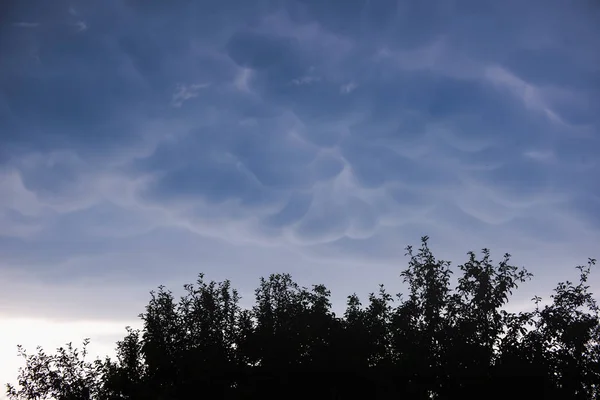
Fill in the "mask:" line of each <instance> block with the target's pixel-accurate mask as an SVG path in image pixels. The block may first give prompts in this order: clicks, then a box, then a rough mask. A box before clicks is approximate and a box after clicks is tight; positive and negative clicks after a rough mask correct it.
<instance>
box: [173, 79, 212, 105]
mask: <svg viewBox="0 0 600 400" xmlns="http://www.w3.org/2000/svg"><path fill="white" fill-rule="evenodd" d="M209 86H210V84H209V83H194V84H191V85H177V89H176V90H175V93H174V94H173V99H172V103H173V106H174V107H181V105H182V104H183V103H184V102H186V101H187V100H189V99H193V98H194V97H198V94H199V92H200V89H204V88H207V87H209Z"/></svg>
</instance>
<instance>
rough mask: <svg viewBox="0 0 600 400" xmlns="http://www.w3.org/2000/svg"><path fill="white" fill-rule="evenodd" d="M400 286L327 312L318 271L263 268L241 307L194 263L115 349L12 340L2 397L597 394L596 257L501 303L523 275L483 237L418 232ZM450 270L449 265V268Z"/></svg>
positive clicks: (154, 296) (225, 285) (227, 287)
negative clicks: (303, 275)
mask: <svg viewBox="0 0 600 400" xmlns="http://www.w3.org/2000/svg"><path fill="white" fill-rule="evenodd" d="M407 256H408V257H409V262H408V266H407V267H406V268H405V270H404V271H402V273H401V278H402V279H403V281H404V283H405V284H406V287H407V293H404V295H400V294H398V295H395V296H394V295H391V294H389V293H388V292H387V291H386V289H385V287H384V286H383V285H381V286H380V287H379V290H378V291H377V292H374V293H371V294H370V295H369V297H368V299H367V300H366V301H365V302H364V304H363V303H362V302H361V300H360V298H359V297H358V296H357V295H355V294H353V295H350V296H348V301H347V307H346V310H345V313H344V314H343V315H340V316H338V315H335V313H334V312H333V311H332V304H331V302H330V292H329V290H328V289H327V288H326V287H325V286H323V285H314V286H313V287H312V288H310V289H309V288H305V287H300V286H299V285H298V284H297V283H295V282H294V281H293V280H292V277H291V276H290V275H288V274H274V275H271V276H269V277H268V278H266V279H265V278H261V280H260V284H259V287H258V288H257V289H256V291H255V304H254V306H253V307H252V308H250V309H243V308H242V307H241V306H240V296H239V294H238V292H237V291H236V290H235V289H233V288H232V287H231V284H230V282H229V281H224V282H214V281H211V282H207V281H206V280H205V278H204V275H203V274H200V275H199V276H198V280H197V282H196V283H195V284H190V285H186V286H185V287H184V288H185V294H184V295H183V296H182V297H181V298H178V299H176V298H175V296H174V295H173V293H172V292H171V291H169V290H167V289H166V288H164V287H162V286H161V287H159V288H158V290H157V291H153V292H151V299H150V301H149V303H148V305H147V306H146V309H145V311H144V312H143V313H142V314H140V316H139V317H140V318H141V320H142V322H143V327H142V329H140V330H134V329H131V328H128V330H127V334H126V336H125V337H124V338H123V339H122V340H121V341H119V342H117V344H116V357H115V358H114V359H111V358H106V359H104V360H100V359H97V360H93V361H88V360H86V346H87V344H88V341H87V340H85V341H84V343H83V349H82V350H78V349H76V348H74V347H73V346H72V345H71V344H69V345H67V346H66V347H63V348H59V349H57V351H56V353H54V354H47V353H45V352H44V350H43V349H41V348H38V349H37V352H36V353H35V354H28V353H27V352H26V351H25V350H24V349H22V348H19V352H20V354H21V355H22V356H23V357H24V359H25V366H24V367H23V368H21V369H20V371H19V377H18V378H19V379H18V382H19V384H18V386H17V387H12V386H10V385H8V388H7V394H8V397H9V399H12V400H22V399H57V400H71V399H73V400H75V399H82V400H83V399H86V400H89V399H106V400H109V399H110V400H113V399H114V400H116V399H131V400H134V399H156V400H159V399H177V400H178V399H182V400H183V399H200V398H211V399H212V398H218V399H251V398H252V399H253V398H259V397H264V396H268V397H271V396H276V397H282V398H287V397H294V398H296V397H303V398H318V399H346V398H362V397H364V398H385V399H388V398H405V399H432V398H433V399H467V398H483V397H488V396H492V395H493V396H506V397H508V396H510V397H511V398H523V399H525V398H527V399H531V398H543V399H545V398H560V399H597V398H600V363H599V361H600V345H599V343H600V341H599V340H598V339H599V335H600V328H599V326H600V325H599V319H598V307H597V305H596V302H595V300H594V297H593V295H592V293H591V292H590V290H589V289H590V288H589V285H588V277H589V275H590V272H591V269H592V267H593V265H594V263H595V260H593V259H589V262H588V264H587V265H585V266H579V267H577V269H578V272H579V277H578V280H577V281H576V282H570V281H567V282H561V283H559V284H558V285H557V286H556V288H555V290H554V294H553V295H552V298H551V301H550V302H549V304H547V305H542V303H541V299H540V298H539V297H537V296H536V297H534V298H533V299H532V302H533V305H535V308H534V310H533V311H519V312H509V311H507V310H506V309H505V306H506V304H507V303H508V300H509V298H510V296H511V295H512V294H513V291H514V290H515V289H517V287H518V286H519V285H520V284H521V283H523V282H525V281H526V280H529V279H531V277H532V275H531V274H530V273H528V272H527V271H526V270H525V269H524V268H518V267H516V266H514V265H512V264H511V262H510V255H509V254H506V255H505V256H504V258H503V259H502V260H501V261H500V262H498V263H494V262H493V261H492V259H491V255H490V251H489V250H487V249H484V250H483V251H482V254H481V255H480V256H478V255H476V254H475V253H473V252H470V253H468V256H469V257H468V260H467V261H466V262H465V263H464V264H462V265H459V266H458V267H457V268H456V269H452V268H451V264H450V262H447V261H443V260H438V259H436V258H435V257H434V255H433V253H432V252H431V250H430V248H429V246H428V238H427V237H424V238H422V241H421V245H420V248H419V249H417V250H414V249H413V248H412V247H410V246H409V247H407ZM453 273H457V274H456V275H457V276H454V277H453V275H452V274H453Z"/></svg>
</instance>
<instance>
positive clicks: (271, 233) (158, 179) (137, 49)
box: [0, 0, 600, 382]
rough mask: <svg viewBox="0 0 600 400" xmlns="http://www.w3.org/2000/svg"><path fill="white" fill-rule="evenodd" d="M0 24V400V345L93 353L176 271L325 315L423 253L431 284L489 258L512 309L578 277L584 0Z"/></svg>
mask: <svg viewBox="0 0 600 400" xmlns="http://www.w3.org/2000/svg"><path fill="white" fill-rule="evenodd" d="M2 8H3V9H2V10H0V285H1V287H0V359H2V360H3V364H4V365H3V366H2V367H1V368H0V381H2V382H5V381H9V380H10V381H12V380H14V377H15V376H16V369H17V368H18V366H19V365H20V362H19V360H18V359H17V358H16V345H17V344H19V343H21V344H24V345H25V346H26V347H27V348H29V349H31V350H34V348H35V346H36V345H38V344H39V345H43V346H44V347H45V348H47V349H52V348H55V347H57V346H59V345H61V344H64V343H66V342H67V341H73V342H74V343H75V344H78V343H81V341H82V340H83V338H85V337H90V338H91V339H92V344H91V346H92V354H105V353H107V352H110V351H111V349H112V347H113V344H114V342H115V341H116V340H117V339H119V338H120V337H122V335H123V334H124V333H125V329H124V327H125V326H126V325H133V326H137V325H139V321H138V319H137V315H138V313H140V312H142V311H143V307H144V305H145V304H146V303H147V301H148V300H149V294H148V292H149V291H150V290H152V289H154V288H156V287H157V286H158V285H161V284H164V285H166V286H167V287H169V288H171V289H173V290H178V288H180V287H181V285H183V284H184V283H190V282H193V281H194V280H195V278H196V276H197V274H198V273H200V272H204V273H205V274H206V278H207V279H209V280H213V279H214V280H217V281H220V280H223V279H230V280H231V281H232V283H233V285H234V286H235V287H237V288H238V289H239V290H240V292H241V294H242V296H244V299H243V301H244V302H246V304H251V303H252V301H253V298H252V296H253V290H254V289H255V288H256V287H257V285H258V282H259V278H260V277H261V276H267V275H268V274H270V273H274V272H289V273H291V274H292V276H293V277H294V279H295V280H296V281H297V282H299V283H300V284H302V285H306V286H309V285H311V284H317V283H324V284H326V285H327V286H328V287H329V288H330V289H331V290H332V292H333V299H334V301H335V303H334V304H337V307H338V308H339V309H343V304H344V300H345V296H347V295H349V294H351V293H353V292H357V293H359V294H361V295H364V294H367V293H368V292H370V291H375V290H377V286H378V284H380V283H384V284H386V285H387V286H388V287H391V288H397V287H400V284H401V281H400V278H399V273H400V271H401V270H402V268H404V267H405V266H406V262H407V258H406V257H405V256H404V254H405V250H404V248H405V247H406V246H407V245H414V246H415V247H417V246H418V245H419V241H420V238H421V236H423V235H428V236H429V237H430V245H431V247H432V249H433V251H434V253H435V254H436V255H438V256H439V257H440V258H444V259H449V260H452V261H453V264H454V265H456V264H460V263H462V262H464V261H466V260H467V256H466V253H467V251H470V250H474V251H478V250H480V249H482V248H484V247H487V248H490V249H491V251H492V256H493V258H494V259H495V260H497V261H499V260H500V259H501V258H502V255H503V254H504V253H506V252H509V253H511V254H512V255H513V261H514V263H515V264H517V265H519V266H521V265H522V266H525V267H526V268H528V270H530V271H531V272H533V273H534V274H535V275H536V278H535V279H534V280H533V281H531V282H530V283H528V284H526V285H524V286H523V287H522V288H521V290H520V291H519V292H518V293H517V294H516V297H515V298H516V300H515V301H516V303H514V304H515V305H513V307H515V309H518V308H519V307H523V306H524V305H525V304H526V302H527V301H529V299H530V298H531V297H533V295H534V294H540V295H543V296H545V297H546V298H547V296H548V295H549V294H550V291H551V289H552V288H553V287H554V286H555V284H556V283H557V282H558V281H560V280H564V279H572V278H576V277H577V274H576V272H577V271H576V270H575V269H574V267H575V266H577V265H580V264H585V263H586V262H587V259H588V257H599V256H600V253H599V247H598V244H599V243H600V180H599V179H598V178H597V177H598V176H600V161H599V159H598V152H599V151H600V3H598V2H597V1H594V0H573V1H568V2H567V1H564V0H543V1H542V0H529V1H516V0H506V1H502V2H498V1H486V0H464V1H462V0H433V1H427V2H423V1H420V0H419V1H417V0H415V1H409V0H404V1H392V0H343V1H342V0H331V1H322V0H289V1H286V0H257V1H247V0H221V1H218V2H204V1H185V0H173V1H168V2H165V1H158V0H144V1H142V0H105V1H102V2H93V1H75V0H74V1H64V0H57V1H51V2H50V1H41V0H38V1H30V0H23V1H19V2H17V1H13V2H7V3H6V4H4V3H3V5H2ZM594 177H596V178H594ZM599 276H600V275H596V276H595V277H594V278H593V279H592V283H594V282H596V283H600V278H599ZM136 324H137V325H136ZM5 360H8V361H6V362H4V361H5Z"/></svg>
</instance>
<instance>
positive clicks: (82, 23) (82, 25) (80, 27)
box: [74, 21, 88, 32]
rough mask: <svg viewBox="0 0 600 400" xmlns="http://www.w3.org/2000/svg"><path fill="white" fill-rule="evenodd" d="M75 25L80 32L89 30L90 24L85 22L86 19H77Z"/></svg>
mask: <svg viewBox="0 0 600 400" xmlns="http://www.w3.org/2000/svg"><path fill="white" fill-rule="evenodd" d="M74 25H75V26H76V27H77V31H78V32H84V31H87V30H88V25H87V24H86V23H85V21H77V22H75V24H74Z"/></svg>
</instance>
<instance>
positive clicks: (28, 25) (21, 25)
mask: <svg viewBox="0 0 600 400" xmlns="http://www.w3.org/2000/svg"><path fill="white" fill-rule="evenodd" d="M12 26H15V27H17V28H37V27H38V26H40V24H39V23H38V22H13V24H12Z"/></svg>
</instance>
